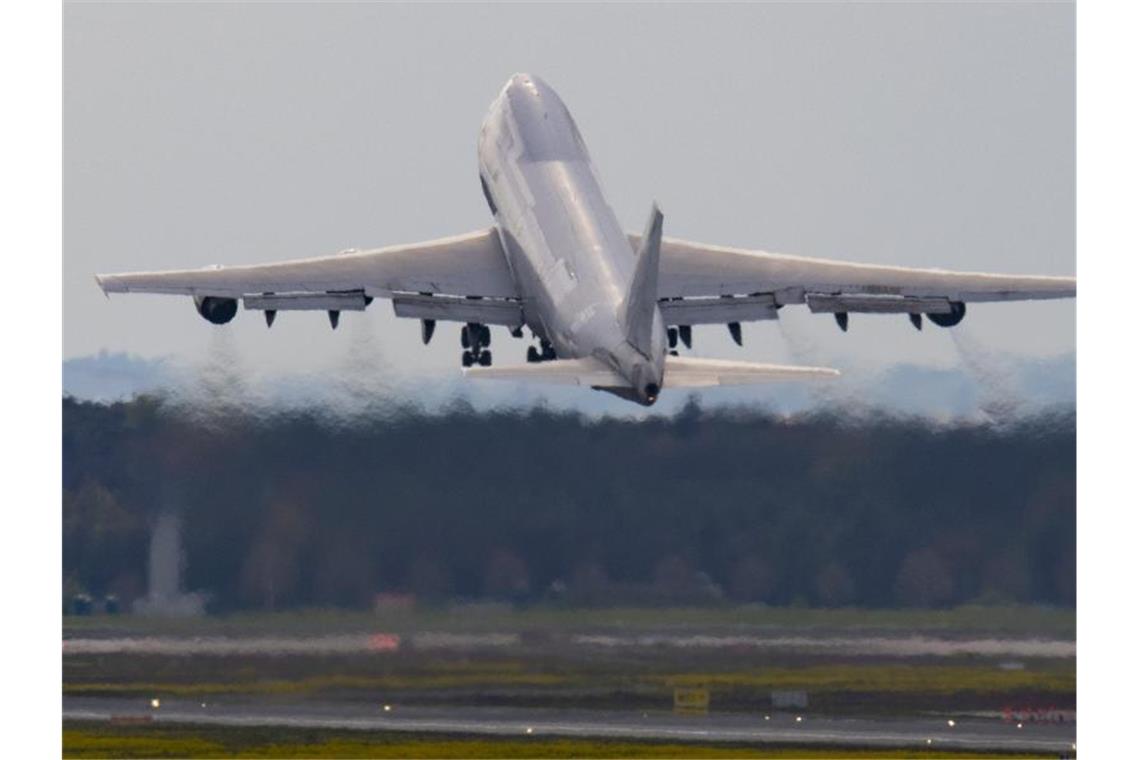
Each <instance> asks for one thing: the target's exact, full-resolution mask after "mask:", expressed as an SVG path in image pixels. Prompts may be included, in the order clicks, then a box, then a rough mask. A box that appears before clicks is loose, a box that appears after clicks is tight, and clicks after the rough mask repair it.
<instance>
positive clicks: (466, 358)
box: [463, 351, 475, 367]
mask: <svg viewBox="0 0 1140 760" xmlns="http://www.w3.org/2000/svg"><path fill="white" fill-rule="evenodd" d="M474 363H475V357H474V356H472V355H471V352H470V351H464V352H463V366H464V367H470V366H471V365H472V364H474Z"/></svg>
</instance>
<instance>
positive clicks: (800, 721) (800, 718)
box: [796, 715, 804, 723]
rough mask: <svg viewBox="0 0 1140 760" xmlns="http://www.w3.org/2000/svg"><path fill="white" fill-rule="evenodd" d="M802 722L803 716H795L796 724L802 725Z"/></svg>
mask: <svg viewBox="0 0 1140 760" xmlns="http://www.w3.org/2000/svg"><path fill="white" fill-rule="evenodd" d="M803 722H804V716H802V715H797V716H796V723H803Z"/></svg>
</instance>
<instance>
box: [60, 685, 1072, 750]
mask: <svg viewBox="0 0 1140 760" xmlns="http://www.w3.org/2000/svg"><path fill="white" fill-rule="evenodd" d="M387 708H388V709H385V706H384V705H383V704H375V705H363V704H360V703H342V702H331V701H302V702H253V701H214V702H209V701H208V702H195V701H190V700H176V699H170V700H167V699H163V700H162V701H161V703H160V704H159V706H158V707H153V706H152V705H151V703H150V701H149V700H148V699H140V698H133V699H127V698H109V697H64V700H63V717H64V720H95V721H108V720H110V719H112V718H119V717H137V716H151V719H153V720H154V721H155V722H156V723H160V724H192V723H197V724H210V725H218V726H234V727H242V726H246V727H251V726H288V727H294V728H327V729H349V730H366V731H407V732H415V733H439V734H469V735H470V734H474V735H494V736H534V737H543V736H548V737H555V736H557V737H578V738H608V739H633V740H662V741H673V742H725V743H735V744H800V745H832V746H837V747H881V748H890V747H903V748H905V747H912V748H939V747H941V748H944V749H950V748H953V749H973V750H981V751H1006V752H1018V751H1020V752H1046V753H1064V752H1072V750H1073V749H1074V742H1076V725H1075V724H1074V723H1063V724H1042V723H1025V724H1023V725H1022V727H1021V728H1018V726H1017V724H1015V723H1007V722H1004V721H1001V720H998V719H983V718H962V719H955V721H954V725H950V723H949V721H948V719H947V718H945V717H937V716H931V717H906V718H898V719H891V718H828V717H823V716H817V715H813V714H811V713H809V712H804V713H802V714H801V715H800V718H801V719H800V720H799V721H797V719H796V718H797V715H796V713H786V712H785V713H771V714H770V715H769V716H768V717H767V719H766V718H765V716H764V715H763V714H717V713H715V712H714V713H712V714H710V715H703V716H702V715H695V716H681V715H673V714H672V713H665V712H649V713H643V712H632V711H631V712H622V711H616V710H614V711H601V710H550V709H527V708H498V707H465V706H454V707H439V706H431V707H424V706H403V705H399V704H393V705H388V706H387Z"/></svg>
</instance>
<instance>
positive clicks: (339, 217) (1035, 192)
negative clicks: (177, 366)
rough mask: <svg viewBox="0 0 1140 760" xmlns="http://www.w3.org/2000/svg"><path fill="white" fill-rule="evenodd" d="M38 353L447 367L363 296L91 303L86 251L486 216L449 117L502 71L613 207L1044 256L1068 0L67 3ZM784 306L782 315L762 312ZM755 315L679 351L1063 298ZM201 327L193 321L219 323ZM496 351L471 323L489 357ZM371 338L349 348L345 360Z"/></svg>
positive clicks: (862, 349)
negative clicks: (52, 265) (47, 342)
mask: <svg viewBox="0 0 1140 760" xmlns="http://www.w3.org/2000/svg"><path fill="white" fill-rule="evenodd" d="M64 32H65V34H64V53H65V60H64V68H65V82H64V117H65V135H64V150H65V152H64V167H65V178H64V204H65V205H64V236H65V237H64V243H65V246H64V257H65V259H64V264H65V266H64V270H65V271H64V308H65V312H64V336H63V337H64V356H65V358H69V357H76V356H82V355H86V354H91V353H94V352H97V351H100V350H103V349H106V350H110V351H128V352H131V353H135V354H139V355H142V356H148V357H152V356H170V357H174V358H176V359H183V360H186V361H189V362H202V361H209V359H208V357H209V356H210V355H212V354H217V353H218V350H219V345H224V348H225V355H226V356H227V357H233V361H234V362H237V363H239V364H240V367H239V368H238V369H240V370H248V371H249V372H250V373H254V372H261V373H266V372H268V373H277V372H289V371H294V370H304V371H310V372H311V371H329V372H342V371H357V372H371V371H378V369H377V368H378V367H379V368H384V370H383V371H392V369H393V367H396V368H399V370H400V371H401V372H405V373H411V375H412V376H416V375H420V374H423V375H425V376H426V375H427V374H430V375H431V376H433V377H445V376H446V377H450V376H451V375H455V376H458V374H459V354H460V348H459V342H458V337H457V334H458V328H457V327H456V326H445V325H441V328H440V330H438V331H437V336H436V339H435V341H434V342H433V344H432V345H431V346H430V347H428V348H424V347H423V346H422V345H421V344H420V339H419V325H418V324H417V323H416V322H414V321H410V320H396V319H395V318H394V317H393V315H392V312H391V307H390V305H389V304H388V303H387V302H382V301H377V302H375V303H374V304H373V305H372V307H371V308H370V309H369V310H368V312H366V313H364V314H346V315H344V317H343V320H342V325H341V329H340V330H338V331H337V332H336V333H333V332H332V331H331V330H330V329H329V325H328V321H327V319H325V317H324V315H322V314H312V313H287V312H285V313H282V314H280V315H279V317H278V320H277V322H276V324H275V325H274V327H273V329H272V330H271V331H267V330H266V328H265V325H264V322H263V320H262V319H261V315H260V314H257V313H251V312H239V315H238V318H237V319H236V320H235V321H234V322H233V323H231V325H229V326H227V327H225V328H216V327H213V326H211V325H209V324H207V323H206V322H205V321H203V320H202V319H201V318H200V317H198V316H197V314H196V313H195V312H194V309H193V307H192V305H191V303H190V302H189V299H181V298H174V297H167V296H117V297H114V298H112V299H110V300H105V299H104V298H103V296H102V294H101V293H100V291H99V289H98V287H97V286H96V285H95V282H94V280H93V278H92V275H93V273H95V272H114V271H126V270H142V269H162V268H180V267H200V266H205V265H209V264H239V263H258V262H268V261H274V260H280V259H288V258H295V257H304V256H311V255H318V254H322V253H332V252H335V251H337V250H340V249H342V248H347V247H353V246H356V247H373V246H380V245H387V244H394V243H402V242H409V241H415V240H421V239H428V238H433V237H440V236H444V235H449V234H454V233H460V232H465V231H469V230H472V229H476V228H479V227H482V226H485V225H487V224H489V223H490V218H489V214H488V211H487V209H486V208H485V206H484V204H483V199H482V197H481V195H480V193H479V189H478V179H477V174H476V156H475V138H476V134H477V131H478V128H479V124H480V121H481V119H482V117H483V114H484V112H485V110H486V108H487V106H488V105H489V103H490V101H491V100H492V98H493V97H494V96H495V94H496V93H497V92H498V90H499V88H500V87H501V86H502V85H503V83H504V82H505V81H506V79H507V78H508V77H509V76H510V75H511V73H513V72H516V71H530V72H533V73H536V74H538V75H540V76H542V77H543V78H544V79H545V80H546V81H547V82H549V83H550V84H551V85H552V86H553V87H554V88H555V89H556V90H557V91H558V92H559V93H560V94H561V96H562V98H563V99H564V100H565V101H566V103H567V105H568V106H569V108H570V109H571V111H572V112H573V113H574V115H575V118H576V120H577V121H578V124H579V126H580V128H581V131H582V133H583V136H584V138H585V140H586V142H587V144H588V145H589V147H590V150H591V153H592V155H593V157H594V160H595V162H596V163H597V165H598V167H599V171H600V173H601V176H602V181H603V183H604V187H605V189H606V191H607V194H608V197H609V200H610V202H611V204H612V205H613V207H614V210H615V211H616V212H617V215H618V217H619V219H621V220H622V222H623V223H624V224H625V225H626V226H627V228H629V229H631V230H640V229H641V228H642V226H643V224H644V220H645V217H646V215H647V214H648V211H649V207H650V204H651V202H652V201H653V200H657V201H659V202H660V204H661V206H662V209H663V211H664V213H665V231H666V234H667V235H672V236H677V237H684V238H689V239H695V240H701V241H706V242H710V243H718V244H725V245H735V246H746V247H754V248H762V249H766V250H771V251H779V252H785V253H795V254H802V255H810V256H823V257H830V258H837V259H846V260H852V261H865V262H874V263H886V264H900V265H909V266H935V267H945V268H955V269H966V270H983V271H994V272H1011V273H1037V274H1058V275H1071V274H1073V273H1074V272H1075V271H1076V265H1075V260H1074V249H1075V230H1074V227H1075V221H1074V202H1075V157H1074V139H1075V124H1074V119H1075V112H1074V106H1075V101H1074V77H1075V49H1074V10H1073V6H1072V5H1065V4H1057V3H1048V4H1046V3H1041V4H1027V3H1008V4H981V3H961V4H933V3H915V4H898V3H892V4H883V5H874V4H868V3H858V4H854V3H852V4H835V5H829V4H818V3H813V4H790V3H789V4H764V5H743V4H731V5H720V6H709V5H701V6H696V5H692V6H678V5H660V6H658V5H645V4H631V5H623V6H612V5H609V6H602V5H590V6H582V5H574V6H570V5H564V6H542V7H532V6H523V5H517V4H501V5H488V6H476V5H456V6H452V5H434V4H433V5H427V4H425V5H418V6H411V5H371V4H347V3H345V4H324V5H303V4H282V5H271V4H264V3H257V4H247V5H224V4H193V5H192V4H146V5H144V4H106V5H98V4H90V3H83V4H75V3H72V4H68V5H67V6H66V7H65V30H64ZM793 312H794V313H793ZM803 312H804V310H803V309H802V308H798V309H787V310H785V311H784V316H783V318H782V320H781V322H782V323H783V324H782V325H772V324H763V323H761V324H752V325H746V326H745V348H744V349H737V348H736V347H735V346H734V345H733V344H732V343H731V342H730V340H729V338H728V335H727V331H725V330H724V328H723V327H705V328H698V329H697V330H696V340H697V342H698V345H697V348H698V354H699V355H706V356H720V357H725V358H735V357H739V358H747V359H751V360H758V361H811V362H813V363H825V364H826V363H830V364H833V365H836V366H844V367H849V366H850V365H852V364H854V363H858V364H860V365H863V366H875V367H882V366H886V365H890V364H892V363H895V362H912V363H913V362H917V363H925V364H931V365H939V366H948V365H953V364H955V363H957V362H961V361H962V356H961V347H962V345H963V338H965V339H966V340H967V341H968V342H969V345H972V346H976V347H980V350H984V351H985V352H987V353H988V354H989V355H1002V354H1017V355H1029V356H1047V355H1055V354H1059V353H1064V352H1069V351H1072V350H1073V349H1074V342H1075V319H1074V313H1075V309H1074V306H1073V303H1072V302H1071V301H1070V302H1060V303H1039V304H1004V305H978V306H976V307H975V306H971V308H970V313H969V315H968V316H967V319H966V321H965V322H964V323H963V326H962V327H961V328H960V329H961V330H963V331H964V334H963V335H960V336H959V339H958V341H955V340H954V338H952V337H951V335H950V331H944V330H937V329H930V327H928V329H926V330H924V331H923V332H922V333H917V332H915V331H914V330H913V329H912V328H911V327H910V325H909V324H908V322H907V320H906V318H905V317H903V316H897V317H896V316H893V315H892V316H888V317H875V316H870V315H868V316H864V315H853V316H852V319H851V331H850V332H849V333H848V334H846V335H843V334H841V333H840V332H839V330H838V329H837V328H836V326H835V324H834V322H833V321H832V320H831V318H830V317H828V316H825V315H815V316H812V315H809V314H806V313H803ZM219 332H221V333H222V334H221V335H219ZM525 346H526V343H525V342H524V341H515V340H511V339H510V338H508V337H507V335H506V333H505V331H499V330H496V335H495V343H494V346H493V348H494V350H495V357H496V363H499V364H502V363H507V362H515V361H520V362H521V361H522V357H523V353H524V351H525ZM361 352H371V353H373V354H375V356H374V357H372V358H374V359H375V361H368V357H361V356H359V354H360V353H361Z"/></svg>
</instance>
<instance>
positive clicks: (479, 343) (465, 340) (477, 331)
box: [459, 322, 491, 367]
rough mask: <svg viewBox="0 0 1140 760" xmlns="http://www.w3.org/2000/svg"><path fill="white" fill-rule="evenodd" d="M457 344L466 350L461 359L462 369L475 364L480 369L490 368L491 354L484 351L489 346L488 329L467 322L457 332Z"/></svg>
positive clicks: (489, 335) (489, 330)
mask: <svg viewBox="0 0 1140 760" xmlns="http://www.w3.org/2000/svg"><path fill="white" fill-rule="evenodd" d="M459 343H460V344H461V345H462V346H463V348H464V349H466V350H465V351H464V352H463V357H462V360H463V366H464V367H470V366H472V365H475V364H478V365H479V366H480V367H490V366H491V352H490V351H488V350H486V349H487V347H488V346H490V345H491V328H490V327H487V325H481V324H478V323H477V322H468V323H467V324H466V325H464V326H463V329H462V330H461V331H460V332H459Z"/></svg>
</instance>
